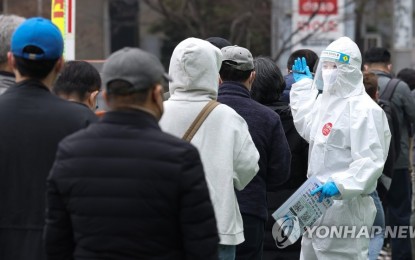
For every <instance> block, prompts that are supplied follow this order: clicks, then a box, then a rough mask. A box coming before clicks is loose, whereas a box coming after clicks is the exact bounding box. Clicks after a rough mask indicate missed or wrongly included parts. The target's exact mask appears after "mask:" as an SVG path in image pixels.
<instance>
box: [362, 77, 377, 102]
mask: <svg viewBox="0 0 415 260" xmlns="http://www.w3.org/2000/svg"><path fill="white" fill-rule="evenodd" d="M363 85H365V90H366V93H367V94H368V95H369V96H370V97H371V98H372V99H373V100H376V98H377V97H376V92H377V91H378V87H379V85H378V76H376V74H375V73H373V72H363Z"/></svg>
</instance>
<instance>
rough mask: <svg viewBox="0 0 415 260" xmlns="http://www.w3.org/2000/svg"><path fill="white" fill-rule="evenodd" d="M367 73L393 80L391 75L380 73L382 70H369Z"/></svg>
mask: <svg viewBox="0 0 415 260" xmlns="http://www.w3.org/2000/svg"><path fill="white" fill-rule="evenodd" d="M369 72H372V73H375V74H376V75H378V76H384V77H388V78H393V75H392V74H391V73H388V72H385V71H382V70H369Z"/></svg>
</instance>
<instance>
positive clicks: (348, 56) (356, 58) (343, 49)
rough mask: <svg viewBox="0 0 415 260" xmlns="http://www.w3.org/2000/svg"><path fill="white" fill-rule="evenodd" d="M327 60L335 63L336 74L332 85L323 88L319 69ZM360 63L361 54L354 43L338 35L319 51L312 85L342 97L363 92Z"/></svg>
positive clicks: (324, 91) (320, 69)
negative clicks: (337, 37)
mask: <svg viewBox="0 0 415 260" xmlns="http://www.w3.org/2000/svg"><path fill="white" fill-rule="evenodd" d="M327 61H330V62H334V63H335V64H336V66H337V76H336V80H335V81H334V83H333V84H332V85H330V86H324V89H323V88H322V87H321V86H322V84H323V83H322V73H321V71H322V67H323V63H324V62H327ZM361 65H362V55H361V53H360V50H359V47H358V46H357V45H356V43H355V42H353V41H352V40H351V39H350V38H348V37H340V38H339V39H337V40H335V41H334V42H332V43H330V44H329V45H328V46H327V48H326V49H325V50H324V51H322V52H321V55H320V60H319V65H318V68H317V71H316V76H315V79H314V85H316V88H317V89H323V94H325V93H329V94H331V95H335V96H338V97H343V98H346V97H351V96H355V95H359V94H361V93H363V92H364V86H363V74H362V71H361Z"/></svg>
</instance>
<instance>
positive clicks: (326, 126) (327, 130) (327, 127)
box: [321, 123, 333, 136]
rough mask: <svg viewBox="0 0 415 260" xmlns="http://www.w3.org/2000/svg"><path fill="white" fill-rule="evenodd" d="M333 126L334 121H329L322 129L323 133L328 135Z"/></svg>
mask: <svg viewBox="0 0 415 260" xmlns="http://www.w3.org/2000/svg"><path fill="white" fill-rule="evenodd" d="M332 127H333V124H332V123H327V124H325V125H324V126H323V129H322V130H321V132H322V133H323V135H324V136H328V135H329V134H330V132H331V128H332Z"/></svg>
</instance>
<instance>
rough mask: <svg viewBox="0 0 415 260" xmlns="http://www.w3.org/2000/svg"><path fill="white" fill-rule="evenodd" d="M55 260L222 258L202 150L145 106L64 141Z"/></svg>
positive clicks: (51, 205)
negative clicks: (160, 122) (168, 128)
mask: <svg viewBox="0 0 415 260" xmlns="http://www.w3.org/2000/svg"><path fill="white" fill-rule="evenodd" d="M47 203H48V208H47V220H46V226H45V243H46V253H47V256H48V259H117V260H122V259H217V248H218V243H219V238H218V235H217V229H216V220H215V217H214V212H213V207H212V204H211V202H210V198H209V193H208V189H207V185H206V182H205V176H204V172H203V167H202V164H201V161H200V158H199V154H198V152H197V150H196V148H194V147H193V146H192V145H191V144H189V143H187V142H184V141H182V140H179V139H177V138H175V137H173V136H170V135H168V134H166V133H163V132H162V131H161V130H160V128H159V126H158V124H157V122H156V119H155V118H154V117H153V116H151V115H150V114H148V113H146V112H143V111H138V110H137V111H124V112H108V113H106V114H105V115H104V117H103V119H102V121H100V122H98V123H97V124H94V125H92V126H91V127H89V128H87V129H85V130H83V131H79V132H78V133H75V134H74V135H71V136H69V137H68V138H65V139H64V140H63V141H62V142H61V143H60V144H59V148H58V153H57V157H56V160H55V163H54V166H53V168H52V171H51V173H50V176H49V178H48V193H47Z"/></svg>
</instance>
